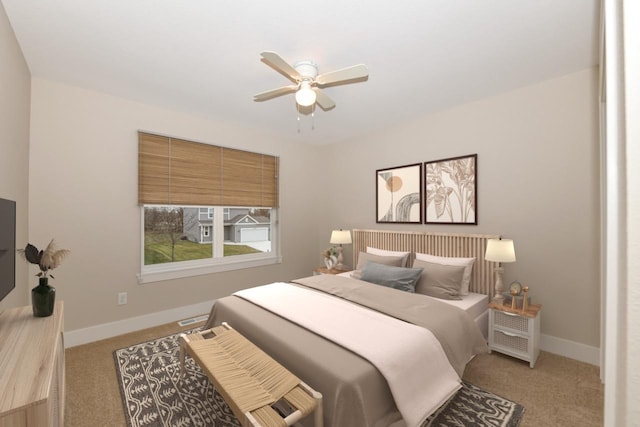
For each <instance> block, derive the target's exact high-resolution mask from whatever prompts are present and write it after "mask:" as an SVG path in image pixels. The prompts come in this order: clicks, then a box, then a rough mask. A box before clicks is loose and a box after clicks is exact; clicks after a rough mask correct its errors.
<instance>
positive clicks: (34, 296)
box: [31, 277, 56, 317]
mask: <svg viewBox="0 0 640 427" xmlns="http://www.w3.org/2000/svg"><path fill="white" fill-rule="evenodd" d="M48 282H49V278H48V277H41V278H40V283H39V284H38V286H36V287H35V288H33V289H31V305H32V306H33V315H34V316H35V317H47V316H51V315H52V314H53V305H54V304H55V302H56V288H54V287H53V286H49V283H48Z"/></svg>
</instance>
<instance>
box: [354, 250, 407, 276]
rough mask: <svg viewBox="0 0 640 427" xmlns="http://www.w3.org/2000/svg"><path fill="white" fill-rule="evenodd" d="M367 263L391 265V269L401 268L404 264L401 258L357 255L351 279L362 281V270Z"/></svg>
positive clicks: (368, 254)
mask: <svg viewBox="0 0 640 427" xmlns="http://www.w3.org/2000/svg"><path fill="white" fill-rule="evenodd" d="M368 261H373V262H376V263H378V264H384V265H391V266H393V267H402V266H403V263H404V257H402V256H384V255H374V254H370V253H367V252H360V253H358V265H357V266H356V269H355V271H353V272H352V273H351V277H353V278H354V279H360V280H362V278H361V276H362V269H363V267H364V266H365V264H366V263H367V262H368Z"/></svg>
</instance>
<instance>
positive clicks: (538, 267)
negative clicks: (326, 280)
mask: <svg viewBox="0 0 640 427" xmlns="http://www.w3.org/2000/svg"><path fill="white" fill-rule="evenodd" d="M425 96H428V94H425ZM597 123H598V110H597V70H596V69H589V70H585V71H582V72H579V73H575V74H571V75H568V76H564V77H561V78H558V79H554V80H550V81H546V82H542V83H540V84H537V85H534V86H529V87H525V88H522V89H519V90H515V91H512V92H509V93H504V94H501V95H498V96H494V97H491V98H487V99H484V100H482V101H479V102H475V103H471V104H467V105H462V106H458V107H456V108H453V109H450V110H447V111H443V112H440V113H436V114H431V115H428V116H425V117H423V118H421V119H419V120H416V121H413V122H411V123H404V124H401V125H398V126H395V127H392V128H389V129H384V130H382V131H376V132H372V133H371V134H370V135H368V136H366V137H362V138H358V139H355V140H353V141H350V142H349V143H346V144H342V143H341V144H336V145H333V146H330V147H328V148H327V150H326V152H325V153H324V154H325V156H326V157H325V162H326V164H328V165H331V170H332V171H333V173H332V174H328V176H329V177H331V178H330V179H331V180H330V181H329V182H327V183H326V184H327V186H328V187H331V188H339V190H337V191H334V193H333V195H332V197H331V198H329V199H327V200H326V201H325V203H326V206H327V209H326V212H327V215H326V217H325V223H324V227H325V234H327V239H326V240H327V241H328V233H329V230H330V229H331V228H333V227H348V228H354V227H358V228H363V227H369V228H381V229H394V230H401V229H403V230H429V231H440V232H459V233H466V232H471V233H499V234H501V235H503V236H505V237H507V238H512V239H514V242H515V247H516V256H517V262H515V263H513V264H505V282H506V283H507V284H508V283H510V282H511V281H513V280H519V281H520V282H522V283H523V284H527V285H529V286H530V288H531V292H530V295H531V297H532V299H533V302H534V303H542V304H543V306H544V308H543V312H542V319H541V320H542V333H543V334H546V335H550V336H552V337H557V338H561V339H566V340H570V341H574V342H578V343H582V344H586V345H588V346H593V347H599V346H600V335H599V327H600V323H599V322H600V320H599V319H600V285H599V277H600V272H599V220H600V218H599V211H600V208H599V198H600V195H599V157H598V156H599V148H598V147H599V142H598V130H597ZM473 153H477V154H478V225H477V226H444V225H421V226H419V225H415V226H413V225H388V224H376V222H375V170H376V169H381V168H387V167H392V166H399V165H406V164H410V163H417V162H424V161H429V160H437V159H442V158H448V157H454V156H460V155H465V154H473ZM326 246H328V243H323V242H320V244H319V248H323V247H326ZM349 254H350V252H349ZM349 256H350V255H349Z"/></svg>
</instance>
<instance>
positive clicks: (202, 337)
mask: <svg viewBox="0 0 640 427" xmlns="http://www.w3.org/2000/svg"><path fill="white" fill-rule="evenodd" d="M179 342H180V368H181V373H182V375H185V365H184V362H185V355H186V354H189V355H190V356H191V357H192V358H193V359H194V361H195V362H196V363H197V364H198V365H199V366H200V367H201V368H202V370H203V371H204V372H205V373H206V375H207V377H208V378H209V380H210V381H211V382H212V383H213V385H214V386H215V388H216V390H217V391H218V392H219V393H220V394H221V395H222V397H224V399H225V401H226V402H227V404H228V405H229V407H230V408H231V410H232V411H233V413H234V414H235V416H236V418H238V420H239V421H240V423H241V424H242V425H243V426H245V427H248V426H256V427H258V426H262V427H285V426H291V425H293V424H294V423H296V422H298V421H299V420H301V419H302V418H304V417H306V416H307V415H309V414H311V413H314V422H315V426H316V427H322V394H320V393H318V392H317V391H315V390H313V389H312V388H311V387H309V386H308V385H306V384H305V383H304V382H302V381H300V379H298V378H297V377H296V376H295V375H293V374H292V373H291V372H289V371H288V370H287V369H286V368H285V367H283V366H282V365H280V364H279V363H278V362H276V361H275V360H273V359H272V358H271V357H269V355H267V354H266V353H265V352H263V351H262V350H260V349H259V348H258V347H256V346H255V345H254V344H253V343H252V342H251V341H249V340H248V339H246V338H245V337H244V336H242V335H241V334H240V333H239V332H238V331H236V330H235V329H233V328H231V326H229V325H228V324H226V323H223V324H222V326H217V327H214V328H212V329H209V330H206V331H200V332H195V333H192V334H189V335H186V334H181V335H180V339H179ZM274 407H275V408H279V409H280V412H279V411H277V410H276V409H274ZM283 408H284V409H283Z"/></svg>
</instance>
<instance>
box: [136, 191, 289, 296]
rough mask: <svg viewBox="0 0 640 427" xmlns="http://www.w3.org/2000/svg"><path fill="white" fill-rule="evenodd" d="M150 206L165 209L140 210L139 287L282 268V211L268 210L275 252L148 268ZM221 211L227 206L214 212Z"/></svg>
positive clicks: (273, 208)
mask: <svg viewBox="0 0 640 427" xmlns="http://www.w3.org/2000/svg"><path fill="white" fill-rule="evenodd" d="M147 206H165V205H158V204H143V205H141V206H140V243H141V244H140V273H138V274H137V278H138V283H139V284H144V283H153V282H159V281H164V280H173V279H181V278H186V277H193V276H200V275H205V274H214V273H220V272H224V271H233V270H241V269H245V268H253V267H262V266H266V265H273V264H280V263H281V262H282V255H281V253H280V230H279V221H278V208H275V207H268V208H269V209H271V215H270V216H271V218H270V219H271V221H270V227H271V252H262V253H255V254H245V255H234V256H227V257H225V256H222V257H218V258H215V257H211V258H206V259H197V260H190V261H178V262H170V263H162V264H152V265H145V264H144V238H145V231H144V209H145V207H147ZM180 207H188V208H190V207H199V206H191V205H180ZM217 207H220V208H224V207H225V206H214V208H217ZM212 233H213V230H212Z"/></svg>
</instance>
